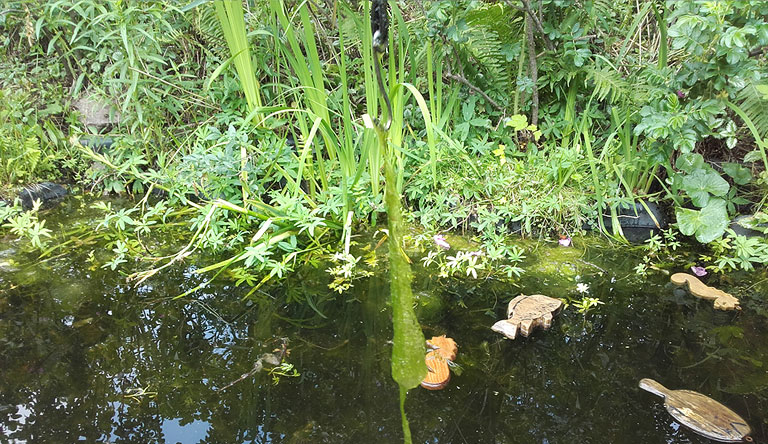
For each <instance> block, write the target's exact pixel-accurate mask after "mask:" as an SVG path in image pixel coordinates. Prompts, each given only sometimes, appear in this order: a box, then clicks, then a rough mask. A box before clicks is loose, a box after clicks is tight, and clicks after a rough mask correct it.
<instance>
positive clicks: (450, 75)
mask: <svg viewBox="0 0 768 444" xmlns="http://www.w3.org/2000/svg"><path fill="white" fill-rule="evenodd" d="M445 77H447V78H449V79H451V80H455V81H457V82H459V83H461V84H463V85H465V86H466V87H467V88H469V89H470V90H471V91H472V92H476V93H478V94H480V95H481V96H483V98H484V99H485V100H486V101H487V102H488V103H490V104H491V106H492V107H494V108H496V110H498V111H503V110H504V108H503V107H502V106H501V105H499V104H498V103H496V101H495V100H493V99H492V98H490V97H489V96H488V94H486V93H485V91H483V90H482V89H480V88H478V87H476V86H475V85H473V84H471V83H469V80H467V79H465V78H464V77H462V76H460V75H457V74H453V73H451V72H450V71H449V72H446V73H445Z"/></svg>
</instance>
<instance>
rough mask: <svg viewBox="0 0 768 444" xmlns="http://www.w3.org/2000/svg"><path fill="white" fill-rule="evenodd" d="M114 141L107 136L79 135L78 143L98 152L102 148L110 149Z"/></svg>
mask: <svg viewBox="0 0 768 444" xmlns="http://www.w3.org/2000/svg"><path fill="white" fill-rule="evenodd" d="M114 143H115V141H114V139H112V138H111V137H107V136H82V137H80V145H82V146H85V147H88V148H91V149H93V150H94V151H96V152H98V153H100V152H102V150H105V149H107V150H108V149H110V148H111V147H112V145H113V144H114Z"/></svg>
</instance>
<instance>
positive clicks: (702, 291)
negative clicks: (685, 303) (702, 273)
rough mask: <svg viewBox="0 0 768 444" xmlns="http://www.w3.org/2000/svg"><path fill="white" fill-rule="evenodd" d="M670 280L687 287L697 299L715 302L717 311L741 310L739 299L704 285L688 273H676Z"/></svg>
mask: <svg viewBox="0 0 768 444" xmlns="http://www.w3.org/2000/svg"><path fill="white" fill-rule="evenodd" d="M669 279H670V281H671V282H672V283H673V284H675V285H677V286H678V287H687V288H688V291H690V292H691V294H693V295H694V296H696V297H697V298H702V299H707V300H710V301H715V309H717V310H741V307H740V306H739V300H738V299H736V298H735V297H733V296H732V295H730V294H728V293H726V292H724V291H723V290H718V289H717V288H713V287H709V286H707V285H704V283H703V282H701V281H700V280H699V279H698V278H697V277H696V276H693V275H690V274H688V273H675V274H673V275H672V276H671V277H670V278H669Z"/></svg>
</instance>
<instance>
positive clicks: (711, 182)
mask: <svg viewBox="0 0 768 444" xmlns="http://www.w3.org/2000/svg"><path fill="white" fill-rule="evenodd" d="M729 188H730V185H728V182H726V181H725V179H723V178H722V177H720V175H719V174H717V172H716V171H714V170H711V169H698V170H696V171H694V172H693V173H692V174H689V175H687V176H685V177H684V178H683V189H684V190H685V192H686V193H688V196H690V197H691V201H692V202H693V204H694V205H696V206H697V207H700V208H703V207H705V206H707V204H708V202H709V196H710V194H712V195H714V196H725V195H726V194H727V193H728V189H729Z"/></svg>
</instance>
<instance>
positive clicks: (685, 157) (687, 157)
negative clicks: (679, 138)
mask: <svg viewBox="0 0 768 444" xmlns="http://www.w3.org/2000/svg"><path fill="white" fill-rule="evenodd" d="M675 166H676V167H677V169H678V170H681V171H685V172H686V173H688V174H691V173H693V172H694V171H696V170H699V169H702V168H704V157H702V156H701V154H697V153H687V154H681V155H680V157H678V158H677V161H676V162H675Z"/></svg>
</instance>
